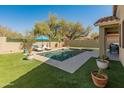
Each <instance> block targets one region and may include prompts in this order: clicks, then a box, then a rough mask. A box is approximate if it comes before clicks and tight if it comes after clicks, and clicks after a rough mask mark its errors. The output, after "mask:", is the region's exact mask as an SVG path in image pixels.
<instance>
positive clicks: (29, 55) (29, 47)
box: [23, 34, 35, 60]
mask: <svg viewBox="0 0 124 93" xmlns="http://www.w3.org/2000/svg"><path fill="white" fill-rule="evenodd" d="M34 42H35V41H34V40H33V36H32V35H31V34H30V35H27V36H26V37H25V40H24V42H23V43H24V49H26V50H27V52H26V56H25V59H27V60H31V59H33V54H32V44H33V43H34Z"/></svg>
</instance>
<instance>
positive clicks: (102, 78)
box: [91, 69, 108, 88]
mask: <svg viewBox="0 0 124 93" xmlns="http://www.w3.org/2000/svg"><path fill="white" fill-rule="evenodd" d="M91 76H92V80H93V83H94V84H95V85H96V86H97V87H101V88H103V87H105V86H106V84H107V82H108V76H107V74H105V73H104V72H103V69H99V70H98V71H93V72H91Z"/></svg>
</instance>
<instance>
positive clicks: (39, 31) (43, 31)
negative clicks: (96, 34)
mask: <svg viewBox="0 0 124 93" xmlns="http://www.w3.org/2000/svg"><path fill="white" fill-rule="evenodd" d="M49 32H50V29H49V26H48V24H47V23H45V22H39V23H36V24H35V26H34V35H35V36H40V35H48V34H49Z"/></svg>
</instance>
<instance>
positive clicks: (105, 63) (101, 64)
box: [96, 59, 109, 69]
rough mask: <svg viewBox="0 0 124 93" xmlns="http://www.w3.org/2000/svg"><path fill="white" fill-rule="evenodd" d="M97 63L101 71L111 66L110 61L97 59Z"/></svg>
mask: <svg viewBox="0 0 124 93" xmlns="http://www.w3.org/2000/svg"><path fill="white" fill-rule="evenodd" d="M96 63H97V66H98V68H100V69H107V68H108V66H109V61H108V60H104V61H102V60H99V59H97V60H96Z"/></svg>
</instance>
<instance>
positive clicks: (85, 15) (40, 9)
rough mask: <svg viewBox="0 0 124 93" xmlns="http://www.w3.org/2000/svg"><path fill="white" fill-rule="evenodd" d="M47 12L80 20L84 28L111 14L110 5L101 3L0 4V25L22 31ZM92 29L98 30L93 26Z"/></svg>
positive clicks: (29, 27) (46, 14) (73, 20)
mask: <svg viewBox="0 0 124 93" xmlns="http://www.w3.org/2000/svg"><path fill="white" fill-rule="evenodd" d="M48 14H56V15H57V16H58V18H59V19H61V18H64V19H67V20H68V21H72V22H80V23H81V24H82V25H83V26H84V27H85V28H86V27H87V26H88V25H93V24H94V22H95V21H96V20H98V19H99V18H101V17H104V16H110V15H112V6H103V5H96V6H95V5H80V6H79V5H71V6H70V5H57V6H56V5H40V6H37V5H30V6H29V5H26V6H19V5H17V6H13V5H11V6H0V25H3V26H7V27H9V28H11V29H12V30H13V31H17V32H21V33H24V32H26V31H28V30H31V29H32V28H33V26H34V24H35V23H36V22H37V21H43V20H47V18H48ZM93 28H94V29H93V30H94V31H98V29H97V28H96V27H93Z"/></svg>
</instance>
